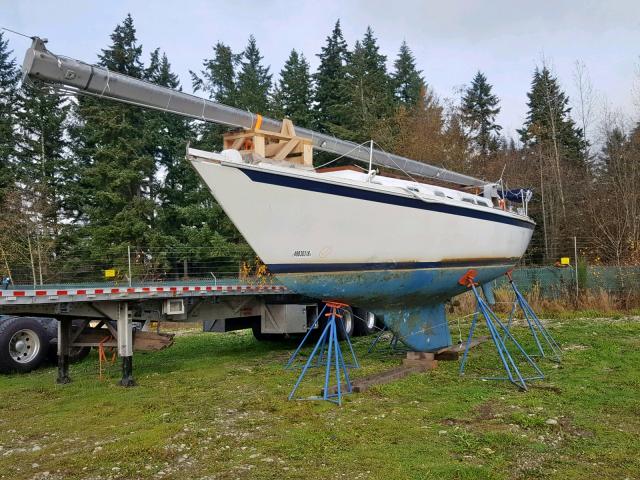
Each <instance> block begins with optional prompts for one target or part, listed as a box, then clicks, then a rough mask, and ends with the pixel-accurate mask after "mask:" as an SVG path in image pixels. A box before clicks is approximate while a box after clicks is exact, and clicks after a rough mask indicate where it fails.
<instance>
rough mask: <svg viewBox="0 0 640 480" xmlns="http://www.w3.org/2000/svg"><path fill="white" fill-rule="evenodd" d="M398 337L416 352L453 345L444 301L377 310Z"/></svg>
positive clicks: (430, 350)
mask: <svg viewBox="0 0 640 480" xmlns="http://www.w3.org/2000/svg"><path fill="white" fill-rule="evenodd" d="M378 313H380V314H383V315H384V323H385V324H386V326H387V328H389V330H391V331H392V332H393V333H394V334H395V335H397V337H398V339H399V340H400V341H401V342H402V343H404V344H405V345H406V346H407V347H409V348H410V349H411V350H413V351H416V352H432V351H435V350H439V349H441V348H444V347H448V346H450V345H451V333H450V332H449V324H448V323H447V316H446V314H445V309H444V303H438V304H435V305H423V306H419V307H413V308H411V307H404V308H400V309H397V310H377V311H376V314H378Z"/></svg>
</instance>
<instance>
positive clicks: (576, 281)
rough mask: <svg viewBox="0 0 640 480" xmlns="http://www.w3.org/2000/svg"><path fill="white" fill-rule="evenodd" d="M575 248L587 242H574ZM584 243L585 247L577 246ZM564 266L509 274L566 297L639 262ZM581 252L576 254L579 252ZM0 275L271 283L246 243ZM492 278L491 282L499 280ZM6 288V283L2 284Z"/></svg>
mask: <svg viewBox="0 0 640 480" xmlns="http://www.w3.org/2000/svg"><path fill="white" fill-rule="evenodd" d="M576 243H577V245H576V249H577V250H578V251H580V248H581V246H583V245H585V244H586V242H585V241H584V240H583V241H582V242H576ZM582 248H586V247H582ZM570 253H571V252H566V254H567V256H569V257H570V263H569V265H562V264H561V263H560V262H556V263H555V265H545V266H540V265H531V264H529V263H527V261H526V258H525V259H523V262H522V264H521V265H520V266H518V267H517V268H516V269H515V270H514V279H515V281H516V283H517V284H518V285H519V287H520V288H521V290H523V291H525V292H526V291H530V290H532V289H534V288H535V289H538V290H539V291H540V293H541V294H542V295H543V296H545V297H547V298H566V295H567V294H572V295H577V294H578V291H583V290H588V289H592V290H604V291H607V292H610V293H622V292H627V291H630V290H632V289H637V288H638V285H640V267H639V266H602V265H588V264H587V263H586V261H585V260H584V259H582V258H581V260H580V261H579V262H578V263H577V265H576V262H575V259H574V255H570ZM578 256H580V254H578ZM0 261H1V263H0V277H3V278H4V277H10V278H11V283H12V284H13V285H20V286H22V287H26V288H28V287H38V286H41V285H42V286H44V285H65V286H69V285H84V286H89V285H98V284H100V285H104V284H105V283H106V284H109V285H114V286H123V285H132V286H135V285H142V284H145V285H146V284H153V283H181V284H189V283H204V282H208V283H212V284H217V283H218V282H220V283H223V282H224V283H226V284H229V283H243V282H254V283H255V282H259V283H275V282H276V280H274V277H273V276H271V275H270V274H269V272H268V269H267V267H266V266H265V265H264V264H263V263H262V262H261V261H260V259H259V258H257V257H256V256H255V254H254V253H253V251H252V250H251V249H250V247H248V246H247V245H245V244H238V245H234V246H233V247H232V248H229V247H228V246H227V247H226V248H217V249H216V248H211V247H198V248H189V247H176V248H163V249H136V248H134V247H118V248H115V249H113V250H111V251H109V252H102V253H100V254H97V253H96V252H95V251H93V250H91V249H87V250H85V251H82V250H80V251H78V250H75V251H73V252H69V253H68V254H60V253H58V254H55V255H54V254H43V253H42V252H34V253H32V254H31V255H28V256H26V258H24V259H22V260H20V259H18V260H16V259H13V260H12V261H7V259H0ZM505 281H506V280H505V279H497V280H495V281H494V286H496V287H499V286H500V285H502V284H504V282H505ZM5 288H6V284H5Z"/></svg>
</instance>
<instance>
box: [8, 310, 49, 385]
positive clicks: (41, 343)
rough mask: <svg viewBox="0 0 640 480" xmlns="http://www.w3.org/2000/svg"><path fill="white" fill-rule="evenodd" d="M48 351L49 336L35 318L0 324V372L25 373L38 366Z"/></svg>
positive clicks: (10, 320) (9, 319) (12, 318)
mask: <svg viewBox="0 0 640 480" xmlns="http://www.w3.org/2000/svg"><path fill="white" fill-rule="evenodd" d="M48 351H49V335H48V334H47V331H46V330H45V328H44V327H43V326H42V324H41V323H40V322H39V321H38V320H36V319H35V318H28V317H27V318H23V317H9V318H7V319H3V320H2V321H1V322H0V372H1V373H10V372H21V373H26V372H30V371H31V370H34V369H36V368H38V367H39V366H40V364H41V363H42V361H43V360H44V359H45V358H46V356H47V352H48Z"/></svg>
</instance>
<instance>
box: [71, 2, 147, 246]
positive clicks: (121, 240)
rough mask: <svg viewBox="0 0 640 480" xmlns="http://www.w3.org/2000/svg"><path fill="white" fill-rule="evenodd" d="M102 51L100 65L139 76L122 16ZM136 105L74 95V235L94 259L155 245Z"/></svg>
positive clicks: (143, 134) (130, 31)
mask: <svg viewBox="0 0 640 480" xmlns="http://www.w3.org/2000/svg"><path fill="white" fill-rule="evenodd" d="M111 41H112V43H111V45H110V46H109V47H108V48H106V49H104V50H102V54H101V55H100V56H99V58H100V62H99V63H100V65H101V66H104V67H107V68H109V69H110V70H114V71H117V72H120V73H124V74H126V75H131V76H133V77H137V78H142V77H143V76H144V73H145V72H144V68H143V64H142V61H141V53H142V47H141V46H139V45H138V42H137V39H136V32H135V28H134V26H133V20H132V18H131V16H130V15H128V16H127V17H126V18H125V20H124V21H123V23H122V24H120V25H118V26H117V27H116V28H115V30H114V32H113V34H112V35H111ZM151 114H153V115H157V114H156V113H155V112H146V111H143V110H141V109H140V108H138V107H133V106H129V105H123V104H120V103H111V102H105V101H104V100H99V99H93V98H86V97H80V98H79V99H78V107H77V109H76V115H77V121H76V123H75V125H74V126H73V128H72V129H71V132H72V135H73V140H74V162H75V168H76V169H77V179H78V183H77V187H76V188H75V189H74V191H73V192H72V200H73V207H74V209H75V210H76V221H79V222H80V223H81V224H86V227H85V228H82V229H81V231H80V233H81V234H82V237H84V238H85V240H86V241H87V242H90V245H91V250H90V251H91V252H92V254H95V255H97V256H103V255H109V254H113V255H117V256H118V257H120V256H121V255H122V252H123V251H124V252H126V245H131V246H133V247H134V248H146V247H149V246H154V245H157V244H158V241H159V237H160V233H159V232H156V231H155V230H154V228H153V222H154V212H155V204H154V198H153V195H154V192H155V191H156V190H157V188H156V186H155V182H156V178H155V176H156V166H155V159H154V154H155V151H156V145H154V144H153V140H154V135H153V133H150V131H149V128H148V126H147V124H146V120H147V118H148V117H149V115H151Z"/></svg>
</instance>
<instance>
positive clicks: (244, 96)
mask: <svg viewBox="0 0 640 480" xmlns="http://www.w3.org/2000/svg"><path fill="white" fill-rule="evenodd" d="M237 88H238V101H237V104H236V106H237V107H238V108H242V109H246V110H249V111H251V112H254V113H262V114H265V113H268V111H269V97H268V94H269V90H270V89H271V74H270V73H269V67H264V66H263V65H262V56H261V55H260V50H258V46H257V45H256V39H255V37H254V36H253V35H251V36H250V37H249V43H248V44H247V48H245V50H244V53H243V54H242V61H241V66H240V72H239V73H238V83H237Z"/></svg>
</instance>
